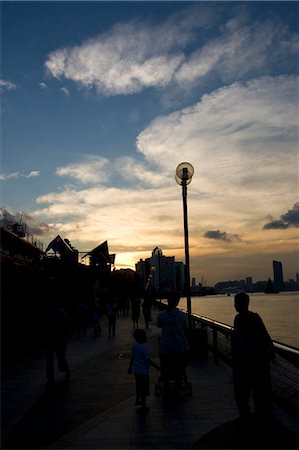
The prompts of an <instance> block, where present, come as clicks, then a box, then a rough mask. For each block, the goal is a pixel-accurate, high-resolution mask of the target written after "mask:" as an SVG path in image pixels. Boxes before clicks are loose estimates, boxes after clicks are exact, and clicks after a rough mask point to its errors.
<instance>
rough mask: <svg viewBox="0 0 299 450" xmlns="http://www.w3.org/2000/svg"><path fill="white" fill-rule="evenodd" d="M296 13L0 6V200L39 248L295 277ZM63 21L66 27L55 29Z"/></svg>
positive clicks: (214, 275)
mask: <svg viewBox="0 0 299 450" xmlns="http://www.w3.org/2000/svg"><path fill="white" fill-rule="evenodd" d="M298 8H299V6H298V4H297V3H296V2H97V1H96V2H75V1H74V2H73V1H70V2H5V1H4V2H1V27H2V40H1V52H2V74H1V80H0V89H1V94H2V106H1V129H2V138H1V160H2V161H1V173H0V182H1V204H2V206H3V207H4V208H6V209H7V210H8V211H9V212H11V213H12V214H16V212H19V213H23V215H22V220H23V221H24V222H26V223H27V224H28V227H31V230H32V232H33V233H34V234H36V235H38V236H39V237H40V239H41V240H42V241H43V242H45V243H46V244H47V243H49V242H50V241H51V240H52V239H53V238H54V237H55V236H56V235H57V234H59V235H60V236H61V237H63V238H68V239H69V240H70V241H71V243H72V244H73V245H74V246H75V247H77V248H78V250H79V251H89V250H90V249H92V248H94V247H95V246H96V245H98V244H99V243H101V242H103V241H106V240H107V241H108V242H109V249H110V251H111V253H116V268H120V267H129V268H132V269H134V267H135V263H136V262H137V261H139V260H140V259H141V258H143V259H144V258H146V257H147V255H148V254H149V252H150V251H151V250H152V249H153V248H154V247H155V246H158V247H160V248H162V249H163V252H164V254H165V255H166V256H172V255H175V258H176V260H177V261H184V237H183V211H182V200H181V189H180V187H179V186H178V185H177V184H176V183H175V180H174V176H175V170H176V166H177V165H178V164H179V163H181V162H182V161H188V162H190V163H191V164H192V165H193V166H194V170H195V173H194V176H193V179H192V182H191V184H190V185H189V186H188V219H189V245H190V269H191V270H190V271H191V277H196V278H197V279H201V277H202V276H203V275H204V277H205V278H207V280H208V283H211V284H214V283H216V282H217V281H219V280H225V279H227V280H229V279H242V278H244V277H246V276H248V275H250V276H252V277H253V278H254V279H255V280H264V279H267V278H268V277H269V276H271V275H270V274H271V264H272V260H279V261H281V262H282V264H283V267H284V277H285V279H286V280H287V279H289V278H293V277H294V276H295V274H296V272H298V270H299V269H298V252H297V249H298V225H299V202H298V168H297V165H298V127H297V119H298V113H299V110H298V102H297V98H298V63H297V61H298V59H297V55H298V48H299V38H298V23H297V20H296V18H297V17H298ZM66 24H67V25H66Z"/></svg>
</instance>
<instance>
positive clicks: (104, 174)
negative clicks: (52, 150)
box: [56, 156, 109, 184]
mask: <svg viewBox="0 0 299 450" xmlns="http://www.w3.org/2000/svg"><path fill="white" fill-rule="evenodd" d="M107 164H108V160H107V159H106V158H102V157H99V156H87V157H86V158H85V160H84V161H83V162H81V163H74V164H69V165H67V166H63V167H58V168H57V169H56V174H57V175H60V176H67V177H72V178H74V179H76V180H77V181H79V182H81V183H84V184H102V183H104V182H106V181H107V180H108V178H109V173H108V171H107V170H106V167H107Z"/></svg>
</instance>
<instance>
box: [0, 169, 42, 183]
mask: <svg viewBox="0 0 299 450" xmlns="http://www.w3.org/2000/svg"><path fill="white" fill-rule="evenodd" d="M39 176H40V171H39V170H32V171H31V172H29V173H28V174H26V175H25V174H22V173H20V172H13V173H8V174H5V173H2V174H0V181H7V180H11V179H14V178H19V177H24V178H34V177H39Z"/></svg>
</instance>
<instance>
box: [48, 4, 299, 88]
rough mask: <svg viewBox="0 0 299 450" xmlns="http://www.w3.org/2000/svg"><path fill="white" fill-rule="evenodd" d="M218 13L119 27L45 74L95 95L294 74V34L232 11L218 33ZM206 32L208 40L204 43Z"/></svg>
mask: <svg viewBox="0 0 299 450" xmlns="http://www.w3.org/2000/svg"><path fill="white" fill-rule="evenodd" d="M213 8H214V10H213ZM219 8H222V9H223V8H224V6H223V5H222V6H221V5H217V6H216V5H215V4H213V5H209V4H204V5H194V6H193V7H191V8H186V9H185V10H183V11H182V12H181V14H180V15H178V14H175V15H173V16H171V17H170V18H168V19H167V20H165V21H164V22H162V23H159V24H157V23H155V24H153V23H150V22H139V21H138V20H135V21H130V22H127V23H118V24H116V25H114V27H112V28H111V29H110V30H108V31H107V32H106V33H103V34H101V35H99V36H97V37H95V38H93V39H90V40H88V41H84V42H82V43H81V44H80V45H77V46H75V47H68V48H62V49H58V50H56V51H53V52H52V53H50V54H49V55H48V58H47V60H46V62H45V68H46V71H47V73H48V74H49V75H50V76H53V77H55V78H65V79H68V80H72V81H74V82H76V83H78V84H79V85H80V86H83V87H85V88H95V89H96V90H97V91H98V93H100V94H104V95H119V94H132V93H137V92H140V91H142V90H143V89H146V88H149V87H158V88H163V87H167V86H169V85H171V84H173V83H175V84H178V85H184V86H185V85H186V84H190V83H191V84H194V83H200V82H201V80H202V79H203V78H204V77H207V76H209V77H211V76H217V77H218V78H220V79H221V80H223V81H225V82H231V81H233V80H238V79H239V80H240V79H243V78H245V79H246V78H248V77H252V76H253V74H255V76H257V75H265V74H267V75H269V74H271V70H272V68H273V74H277V73H278V72H279V71H280V72H281V73H284V68H285V67H286V65H288V67H289V68H290V66H293V67H294V68H295V65H296V62H295V61H296V55H297V54H298V49H299V38H298V34H295V33H292V32H291V31H290V30H289V28H288V27H287V26H286V25H284V24H282V23H281V22H280V21H279V20H278V19H273V20H270V19H269V20H267V21H262V20H260V21H259V22H258V21H256V20H253V19H252V18H251V17H249V16H248V17H246V15H244V14H241V13H239V12H237V13H235V12H234V10H235V8H231V11H230V18H229V19H228V20H227V23H226V24H225V26H222V27H219V23H218V20H219ZM244 17H245V18H244ZM207 28H208V29H209V35H210V36H211V37H210V39H209V40H208V41H203V40H202V39H201V34H202V33H203V32H206V30H207ZM211 31H213V33H212V32H211ZM153 36H154V39H153ZM198 38H199V39H198ZM191 48H192V49H193V50H192V51H191V52H190V49H191Z"/></svg>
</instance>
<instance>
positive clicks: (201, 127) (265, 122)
mask: <svg viewBox="0 0 299 450" xmlns="http://www.w3.org/2000/svg"><path fill="white" fill-rule="evenodd" d="M297 92H298V79H297V78H296V77H292V76H290V77H288V76H282V77H262V78H258V79H253V80H251V81H249V82H246V83H233V84H232V85H230V86H227V87H225V88H222V89H219V90H217V91H215V92H212V93H211V94H209V95H205V96H203V97H202V98H201V99H200V100H199V101H198V102H197V103H195V104H194V105H192V106H190V107H188V108H183V109H180V110H178V111H175V112H174V113H172V114H168V115H163V116H159V117H157V118H156V119H155V120H154V121H152V123H150V124H149V125H148V126H147V127H146V128H145V129H144V130H143V131H142V132H141V133H140V134H139V136H138V138H137V142H136V149H137V152H138V153H137V154H136V155H135V157H134V156H130V157H128V156H124V157H121V158H116V159H108V158H101V157H100V156H98V155H89V156H88V157H87V158H83V159H82V160H81V161H79V162H75V163H72V164H69V165H66V166H63V167H60V168H58V169H57V174H58V175H60V176H61V177H70V178H73V179H75V180H76V181H77V183H76V185H67V184H65V185H64V186H63V187H62V188H61V189H60V191H59V192H51V193H48V194H46V195H43V196H40V197H38V199H37V208H36V210H35V211H34V213H33V214H32V215H33V216H34V218H35V219H36V220H37V221H38V222H39V223H41V222H42V223H45V222H48V223H49V225H50V226H51V227H52V229H57V230H59V233H60V234H61V235H64V236H66V237H68V238H69V239H70V240H71V242H73V243H74V245H75V246H76V247H77V248H80V249H81V250H82V251H83V250H85V249H87V250H89V249H90V248H93V247H94V246H95V245H96V244H97V243H100V242H101V241H103V240H106V239H107V240H108V242H109V248H111V251H113V252H116V253H117V252H118V251H119V249H122V250H121V252H122V255H120V257H121V258H124V259H126V260H127V261H131V262H132V264H133V263H134V262H136V261H138V260H139V258H140V257H147V256H148V249H151V248H154V247H155V246H159V247H161V248H162V249H171V251H169V252H167V255H169V256H171V255H173V254H175V255H176V260H183V259H184V246H183V222H182V200H181V188H180V187H179V186H178V185H177V184H176V183H175V180H174V174H175V169H176V166H177V165H178V164H179V163H180V162H182V161H190V162H191V163H192V165H193V166H194V169H195V173H194V176H193V179H192V182H191V184H190V185H188V218H189V233H190V235H189V243H190V255H191V258H192V259H191V263H192V264H194V265H195V266H196V267H201V265H202V264H203V263H202V262H200V261H203V260H204V259H206V261H208V258H210V259H211V258H212V256H213V258H214V262H215V264H216V260H217V258H218V260H221V261H222V260H223V258H224V259H225V257H229V258H235V259H236V260H241V259H242V258H244V254H246V255H247V256H248V255H249V254H255V255H256V254H259V252H261V253H263V255H264V258H266V257H267V255H268V257H269V258H270V259H271V258H272V259H275V253H277V254H279V252H281V249H282V246H283V252H285V253H291V252H293V251H294V236H293V234H292V230H286V232H285V233H284V236H285V237H286V239H284V240H283V242H282V239H281V236H280V235H279V236H278V235H276V234H275V232H274V231H273V232H272V233H271V252H270V250H269V247H270V246H269V242H268V241H267V236H266V238H265V233H264V231H262V230H261V226H260V223H261V218H263V217H265V210H267V208H269V204H271V208H272V210H271V213H272V214H273V216H274V217H275V216H277V217H279V215H280V214H281V209H280V208H281V204H285V203H286V202H288V204H294V203H295V200H294V197H295V196H296V189H297V182H298V179H297V170H296V165H295V164H290V161H295V160H296V158H297V143H298V135H297V119H296V118H297V116H298V106H297V100H296V99H297ZM128 180H129V182H128ZM277 180H279V183H278V181H277ZM80 183H82V184H83V186H82V185H80ZM273 199H275V201H273ZM288 217H289V216H288ZM161 218H162V219H163V224H162V225H163V226H162V225H161V221H160V220H162V219H161ZM223 229H225V230H228V231H223ZM207 230H208V231H210V232H211V231H213V232H214V233H215V232H217V233H219V235H218V237H222V239H217V240H214V242H213V240H212V239H211V235H210V234H208V235H207V236H208V237H210V239H209V238H206V237H203V235H204V233H205V232H207ZM229 230H233V233H231V231H229ZM221 233H222V234H221ZM215 236H216V235H215V234H214V238H215ZM239 236H242V240H241V239H240V237H239ZM53 237H55V236H53ZM228 240H231V242H234V245H228ZM216 242H217V245H215V243H216ZM144 249H147V250H146V251H147V254H146V255H145V254H144V251H143V250H144ZM270 253H271V255H270ZM273 256H274V257H273ZM276 258H277V256H276ZM272 259H271V260H272ZM216 265H217V264H216ZM198 270H202V269H198ZM211 270H212V269H211ZM227 270H228V269H227ZM217 276H218V275H217V274H216V269H215V278H216V279H217ZM218 280H219V278H218Z"/></svg>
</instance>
